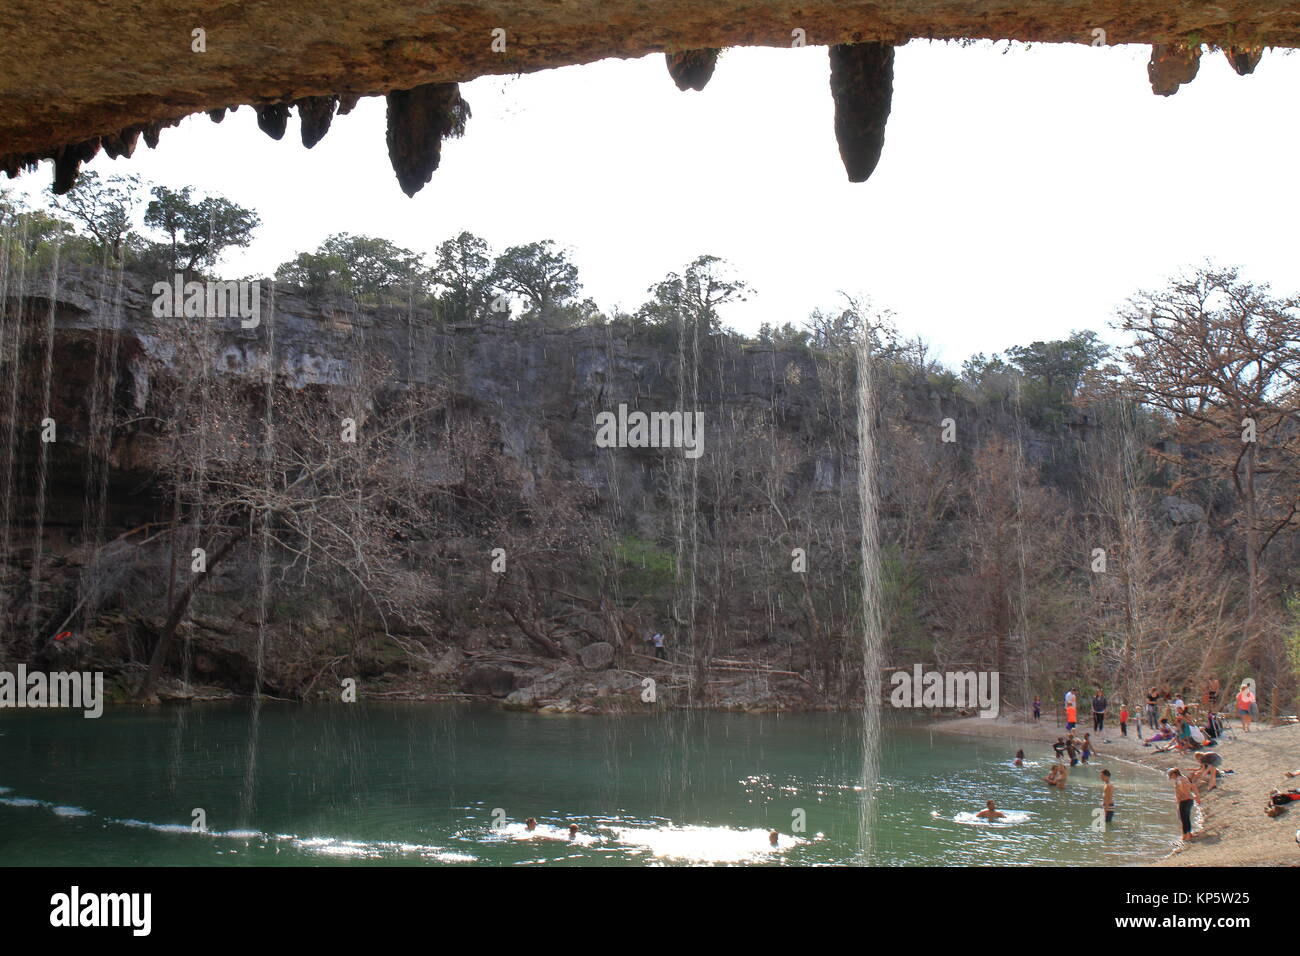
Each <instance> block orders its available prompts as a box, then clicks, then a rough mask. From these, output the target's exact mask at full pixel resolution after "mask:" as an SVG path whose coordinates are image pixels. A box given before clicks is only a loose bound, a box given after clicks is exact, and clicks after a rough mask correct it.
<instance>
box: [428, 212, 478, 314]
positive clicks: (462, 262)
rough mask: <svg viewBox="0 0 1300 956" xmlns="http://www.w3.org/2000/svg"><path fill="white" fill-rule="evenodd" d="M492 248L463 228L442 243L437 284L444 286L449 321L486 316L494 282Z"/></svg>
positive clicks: (435, 277) (444, 307) (436, 269)
mask: <svg viewBox="0 0 1300 956" xmlns="http://www.w3.org/2000/svg"><path fill="white" fill-rule="evenodd" d="M491 256H492V251H491V249H490V248H489V247H488V244H487V242H485V241H484V240H483V239H480V238H479V237H478V236H476V235H474V234H473V233H472V232H461V233H460V234H459V235H458V236H456V237H455V238H454V239H447V240H446V241H444V242H443V243H441V244H440V245H439V246H438V250H437V252H436V254H435V260H434V266H433V284H434V286H436V287H437V288H440V289H441V290H442V295H441V296H440V297H439V301H440V302H441V303H442V314H443V317H444V318H446V320H447V321H449V322H473V321H476V320H478V319H481V318H483V316H484V313H485V310H486V307H487V298H488V289H489V287H490V286H491V282H492V258H491Z"/></svg>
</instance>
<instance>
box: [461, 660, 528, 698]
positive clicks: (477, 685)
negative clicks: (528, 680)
mask: <svg viewBox="0 0 1300 956" xmlns="http://www.w3.org/2000/svg"><path fill="white" fill-rule="evenodd" d="M460 689H461V690H463V691H464V692H465V693H467V694H491V695H492V696H493V697H506V696H508V695H509V694H510V692H511V691H512V690H514V689H515V675H514V673H513V672H511V671H508V670H506V669H505V668H504V667H497V666H496V665H495V664H479V665H477V666H476V667H472V668H470V670H469V672H468V673H467V674H466V675H465V677H464V679H463V680H462V681H461V685H460Z"/></svg>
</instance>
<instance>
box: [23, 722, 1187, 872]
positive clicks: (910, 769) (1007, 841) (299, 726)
mask: <svg viewBox="0 0 1300 956" xmlns="http://www.w3.org/2000/svg"><path fill="white" fill-rule="evenodd" d="M889 716H890V717H892V716H893V715H889ZM858 733H859V731H858V726H857V723H856V719H855V718H853V717H851V716H849V715H841V714H782V715H772V716H752V715H732V714H711V713H686V712H677V713H668V714H664V715H661V716H657V717H622V718H602V717H546V716H539V715H535V714H522V713H510V712H505V711H501V710H497V709H495V708H491V707H484V706H472V705H442V704H418V703H404V704H372V703H359V704H353V705H333V706H325V705H312V706H294V705H285V704H274V705H272V704H264V705H262V706H260V707H258V708H254V707H253V706H252V705H251V704H206V705H199V706H194V707H173V708H164V709H157V708H155V709H147V710H140V709H134V708H129V709H128V708H110V709H108V710H106V711H105V713H104V715H103V716H102V717H101V718H99V719H98V720H86V719H83V718H82V717H81V716H80V713H79V712H77V713H71V712H59V711H12V710H6V711H0V788H3V792H0V864H3V865H10V866H12V865H77V866H80V865H231V866H238V865H356V864H396V865H452V866H472V865H539V864H541V865H547V864H549V865H558V864H580V865H673V864H699V863H716V864H766V865H781V864H785V865H791V864H836V863H849V862H853V861H854V860H855V859H857V829H858V816H859V806H860V790H859V773H860V754H861V751H860V743H859V740H858ZM1022 745H1023V746H1025V747H1026V751H1027V754H1028V756H1029V759H1030V761H1031V763H1032V764H1036V766H1030V767H1026V768H1023V769H1018V768H1015V767H1013V766H1012V764H1011V757H1012V755H1013V753H1014V749H1015V745H1008V744H1006V743H1005V742H1002V741H993V740H986V739H983V738H975V737H958V736H955V735H948V734H933V733H930V732H928V731H927V730H925V729H919V728H918V727H917V726H916V725H911V724H907V723H902V722H887V725H886V728H885V731H884V734H883V744H882V754H881V779H880V781H879V783H878V786H877V801H876V802H877V808H876V810H877V812H876V818H875V826H874V831H873V832H874V834H875V836H874V848H873V851H872V857H871V859H872V862H874V863H878V864H882V865H916V864H926V865H979V864H1052V865H1093V864H1115V863H1129V862H1140V861H1143V860H1146V859H1150V858H1152V857H1153V856H1156V855H1158V854H1160V853H1162V852H1164V851H1165V850H1166V849H1167V848H1169V847H1170V846H1171V845H1172V843H1173V840H1174V839H1175V836H1176V832H1177V822H1176V819H1175V814H1174V804H1173V800H1172V797H1171V795H1170V794H1169V793H1167V792H1166V790H1167V788H1166V787H1164V786H1163V783H1162V781H1161V780H1160V778H1159V776H1158V775H1157V774H1154V773H1152V772H1150V771H1148V770H1144V769H1141V768H1138V767H1135V766H1132V765H1129V764H1125V763H1121V762H1117V761H1109V760H1107V759H1106V758H1104V757H1103V758H1101V759H1100V760H1099V761H1098V763H1097V764H1096V765H1095V767H1094V768H1091V769H1089V768H1083V767H1080V768H1076V771H1075V772H1074V773H1073V774H1072V776H1071V779H1070V783H1069V787H1068V789H1067V790H1066V791H1065V792H1064V793H1061V792H1058V791H1055V790H1053V789H1049V788H1048V787H1047V786H1045V785H1044V784H1042V783H1041V782H1040V781H1039V778H1041V777H1042V775H1043V774H1044V773H1045V772H1046V767H1047V763H1048V761H1049V760H1050V757H1051V753H1050V749H1049V748H1046V747H1044V746H1042V745H1032V746H1031V745H1029V744H1027V743H1026V744H1022ZM1103 749H1104V748H1103ZM1102 766H1106V767H1109V768H1110V769H1111V770H1112V772H1113V773H1114V774H1115V775H1116V786H1117V792H1118V805H1119V813H1118V815H1117V819H1116V822H1115V824H1114V825H1113V826H1112V827H1111V828H1109V829H1106V830H1098V829H1096V828H1094V827H1093V825H1092V823H1093V820H1094V817H1093V812H1092V811H1093V808H1094V807H1096V806H1097V804H1098V802H1099V800H1100V788H1101V783H1100V781H1099V780H1098V779H1097V775H1096V769H1099V768H1100V767H1102ZM989 798H992V799H994V800H996V801H997V803H998V805H999V806H1000V807H1003V808H1005V809H1008V810H1012V811H1019V812H1020V813H1018V814H1016V817H1015V819H1017V820H1018V821H1019V822H1016V823H1013V824H1010V825H1003V826H996V827H992V826H987V825H982V824H975V823H971V822H961V821H964V820H965V818H964V817H961V815H962V814H969V813H971V812H973V811H975V810H978V809H980V808H981V807H982V806H983V802H984V801H985V800H986V799H989ZM196 810H199V811H202V814H201V816H200V817H199V819H200V820H201V822H204V823H206V830H200V829H196V828H195V827H194V825H193V824H194V822H195V819H196V814H195V811H196ZM530 816H531V817H536V818H537V820H538V821H539V826H538V829H537V830H536V831H534V832H532V833H529V832H528V831H526V830H525V829H524V826H523V823H522V821H523V820H524V819H525V818H527V817H530ZM800 820H802V821H803V824H804V827H803V829H802V830H798V829H797V828H796V825H797V823H798V822H799V821H800ZM571 822H572V823H577V824H578V826H579V835H578V837H577V839H576V840H575V841H570V840H569V839H568V838H567V825H568V824H569V823H571ZM769 829H777V830H779V831H780V833H781V836H780V844H779V846H777V847H776V848H772V847H771V846H770V845H769V843H768V837H767V832H768V830H769Z"/></svg>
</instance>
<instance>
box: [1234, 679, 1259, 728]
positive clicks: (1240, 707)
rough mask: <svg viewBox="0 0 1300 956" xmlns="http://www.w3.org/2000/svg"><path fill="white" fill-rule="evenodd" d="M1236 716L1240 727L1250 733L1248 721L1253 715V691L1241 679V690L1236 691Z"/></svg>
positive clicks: (1247, 683)
mask: <svg viewBox="0 0 1300 956" xmlns="http://www.w3.org/2000/svg"><path fill="white" fill-rule="evenodd" d="M1237 716H1238V717H1240V718H1241V729H1242V731H1243V732H1244V733H1250V722H1251V719H1252V718H1253V717H1254V716H1255V692H1254V691H1253V690H1251V688H1250V684H1249V682H1247V681H1242V684H1241V690H1240V691H1238V692H1237Z"/></svg>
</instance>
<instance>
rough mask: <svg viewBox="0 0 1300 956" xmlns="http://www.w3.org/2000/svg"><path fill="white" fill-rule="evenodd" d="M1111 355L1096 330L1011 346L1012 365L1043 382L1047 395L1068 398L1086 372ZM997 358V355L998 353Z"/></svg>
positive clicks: (1027, 376)
mask: <svg viewBox="0 0 1300 956" xmlns="http://www.w3.org/2000/svg"><path fill="white" fill-rule="evenodd" d="M1109 354H1110V346H1108V345H1105V344H1103V343H1101V342H1100V341H1098V339H1097V333H1096V332H1087V331H1084V332H1075V333H1073V334H1072V335H1071V336H1070V337H1069V338H1068V339H1059V340H1057V341H1054V342H1031V343H1030V344H1029V345H1015V346H1012V347H1011V348H1009V349H1007V356H1008V358H1010V359H1011V364H1012V365H1014V366H1015V367H1016V368H1018V369H1019V370H1020V372H1021V373H1022V374H1023V375H1024V376H1025V377H1026V378H1028V379H1030V380H1032V381H1036V382H1039V383H1041V385H1042V387H1043V389H1044V391H1045V392H1046V394H1047V397H1048V398H1049V399H1052V400H1057V401H1068V400H1069V399H1071V398H1073V397H1074V393H1075V391H1076V390H1077V389H1078V388H1079V383H1080V381H1081V380H1082V378H1083V376H1084V374H1085V373H1086V372H1087V371H1089V370H1090V369H1093V368H1095V367H1096V366H1097V365H1098V364H1099V363H1100V362H1102V361H1104V360H1105V359H1106V357H1107V356H1108V355H1109ZM994 358H996V356H994Z"/></svg>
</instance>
